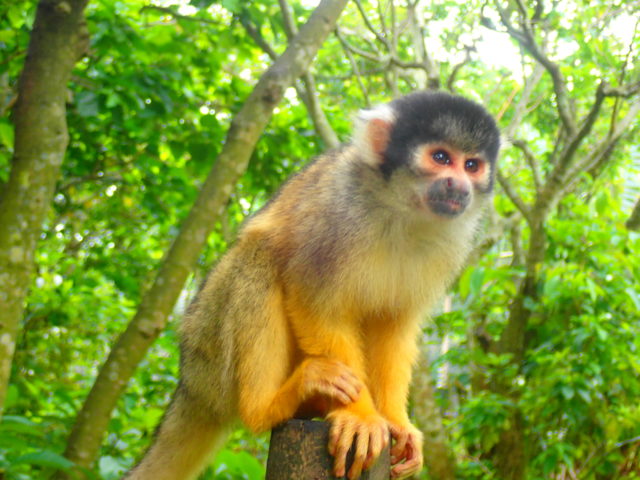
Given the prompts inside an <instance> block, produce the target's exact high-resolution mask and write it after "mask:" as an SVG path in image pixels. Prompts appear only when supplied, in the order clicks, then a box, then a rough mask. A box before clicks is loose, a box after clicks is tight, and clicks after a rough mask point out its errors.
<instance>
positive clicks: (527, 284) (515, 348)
mask: <svg viewBox="0 0 640 480" xmlns="http://www.w3.org/2000/svg"><path fill="white" fill-rule="evenodd" d="M544 218H545V217H544V215H542V214H540V215H537V216H535V220H534V221H532V222H531V225H530V228H531V236H530V239H529V250H528V252H527V257H526V265H527V273H526V276H525V278H524V280H523V282H522V284H521V285H520V289H519V291H518V296H517V297H516V298H515V299H514V300H513V302H512V304H511V307H510V308H509V319H508V321H507V325H506V327H505V329H504V332H503V333H502V336H501V337H500V341H499V342H498V353H500V354H505V353H506V354H510V355H511V363H513V364H514V365H516V366H517V368H518V370H520V368H521V367H522V362H523V360H524V354H525V350H526V342H525V340H526V337H525V334H526V330H527V324H528V322H529V319H530V318H531V311H530V310H529V309H528V308H527V306H526V302H527V300H529V301H535V300H536V299H537V298H538V292H537V284H538V270H539V268H540V265H541V263H542V261H543V259H544V252H545V244H546V242H545V229H544ZM512 382H513V379H511V378H508V379H504V378H501V379H497V380H496V382H495V384H494V385H493V391H495V392H496V393H499V394H501V395H503V396H505V397H507V398H510V399H511V400H513V403H514V404H517V400H518V392H517V391H516V390H515V389H514V386H513V383H512ZM509 420H510V421H509V424H510V429H509V430H506V431H504V432H502V434H501V435H500V439H499V441H498V443H497V445H496V447H495V448H494V450H493V451H492V457H493V461H494V464H495V467H496V469H497V471H498V477H499V478H500V479H502V480H522V479H524V478H525V474H526V466H527V455H526V445H525V435H524V432H525V425H524V419H523V418H522V414H521V412H520V411H519V410H518V408H517V407H514V408H513V409H512V411H511V412H510V419H509Z"/></svg>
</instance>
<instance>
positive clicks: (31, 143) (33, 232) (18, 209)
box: [0, 0, 87, 415]
mask: <svg viewBox="0 0 640 480" xmlns="http://www.w3.org/2000/svg"><path fill="white" fill-rule="evenodd" d="M86 3H87V0H42V1H41V2H40V3H39V4H38V9H37V12H36V18H35V22H34V25H33V31H32V33H31V39H30V42H29V49H28V51H27V57H26V60H25V64H24V67H23V69H22V74H21V75H20V80H19V82H18V101H17V103H16V105H15V109H14V112H13V120H14V125H15V143H14V154H13V160H12V164H11V174H10V177H9V181H8V183H7V184H6V185H5V187H4V190H3V194H2V198H1V199H0V226H1V227H0V415H1V413H2V407H3V405H4V401H5V396H6V389H7V385H8V382H9V376H10V373H11V362H12V359H13V352H14V349H15V344H16V336H17V334H18V331H19V325H20V321H21V319H22V316H23V313H24V308H25V305H24V302H25V298H26V296H27V293H28V290H29V286H30V284H31V277H32V274H33V270H34V251H35V248H36V244H37V241H38V236H39V235H40V231H41V228H42V222H43V221H44V219H45V216H46V214H47V211H48V209H49V205H50V204H51V200H52V197H53V193H54V190H55V184H56V180H57V179H58V175H59V172H60V165H61V164H62V159H63V158H64V154H65V151H66V148H67V143H68V133H67V121H66V106H65V99H66V97H67V83H68V82H69V78H70V76H71V70H72V69H73V66H74V64H75V63H76V61H77V60H78V59H79V57H80V54H81V53H82V52H84V50H85V46H86V42H85V40H86V39H87V37H86V35H85V29H84V21H83V11H84V8H85V6H86Z"/></svg>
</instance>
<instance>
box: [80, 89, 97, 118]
mask: <svg viewBox="0 0 640 480" xmlns="http://www.w3.org/2000/svg"><path fill="white" fill-rule="evenodd" d="M76 109H77V110H78V114H79V115H80V116H81V117H95V116H96V115H97V114H98V99H97V98H96V95H95V94H94V93H93V92H87V91H81V92H78V93H77V94H76Z"/></svg>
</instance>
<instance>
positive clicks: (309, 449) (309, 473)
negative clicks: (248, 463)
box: [265, 419, 391, 480]
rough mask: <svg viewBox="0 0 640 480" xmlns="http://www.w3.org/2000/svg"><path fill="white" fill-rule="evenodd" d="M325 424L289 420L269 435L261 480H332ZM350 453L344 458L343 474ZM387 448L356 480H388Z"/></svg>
mask: <svg viewBox="0 0 640 480" xmlns="http://www.w3.org/2000/svg"><path fill="white" fill-rule="evenodd" d="M328 443H329V423H328V422H324V421H314V420H296V419H294V420H289V421H288V422H285V423H283V424H282V425H280V426H278V427H276V428H274V429H273V431H272V432H271V442H270V444H269V458H268V459H267V474H266V477H265V480H301V479H313V480H335V479H336V478H340V479H346V477H335V476H333V474H332V467H333V457H332V456H331V455H330V454H329V452H328V450H327V444H328ZM353 454H354V451H353V450H351V451H349V453H348V454H347V471H349V468H350V467H351V464H352V462H353ZM390 469H391V465H390V457H389V446H388V445H387V447H386V448H385V449H384V450H383V451H382V453H381V454H380V457H379V458H378V460H377V461H376V463H374V464H373V465H372V466H371V468H370V469H369V470H367V471H365V472H363V473H362V475H361V476H360V480H388V479H389V476H390Z"/></svg>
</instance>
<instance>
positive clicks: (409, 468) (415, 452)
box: [390, 425, 423, 478]
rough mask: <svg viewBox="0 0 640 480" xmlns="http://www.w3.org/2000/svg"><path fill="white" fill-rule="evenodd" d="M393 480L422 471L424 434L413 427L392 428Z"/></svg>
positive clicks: (392, 426) (396, 426)
mask: <svg viewBox="0 0 640 480" xmlns="http://www.w3.org/2000/svg"><path fill="white" fill-rule="evenodd" d="M390 430H391V435H392V436H393V440H394V445H393V447H392V449H391V465H392V466H393V468H392V469H391V476H392V478H405V477H407V476H410V475H412V474H414V473H416V472H419V471H420V470H421V469H422V462H423V459H422V433H421V432H420V431H419V430H418V429H416V428H415V427H414V426H413V425H408V426H398V425H391V426H390Z"/></svg>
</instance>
